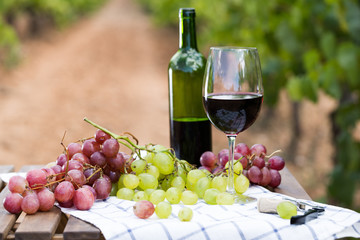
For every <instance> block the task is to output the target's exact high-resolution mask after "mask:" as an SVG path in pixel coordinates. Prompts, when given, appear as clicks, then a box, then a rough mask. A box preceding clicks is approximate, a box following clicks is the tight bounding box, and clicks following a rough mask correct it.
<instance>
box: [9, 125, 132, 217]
mask: <svg viewBox="0 0 360 240" xmlns="http://www.w3.org/2000/svg"><path fill="white" fill-rule="evenodd" d="M119 149H120V145H119V142H118V141H117V140H116V139H114V138H112V137H111V136H110V135H109V134H107V133H105V132H103V131H101V130H97V131H96V133H95V136H94V137H93V138H90V139H87V140H84V141H83V142H82V143H79V142H76V143H70V144H69V145H68V146H67V147H66V148H65V152H64V153H62V154H61V155H60V156H59V157H58V158H57V160H56V162H55V163H53V164H49V166H47V167H45V168H42V169H34V170H30V171H28V172H27V174H26V177H25V178H24V177H21V176H13V177H11V178H10V180H9V184H8V188H9V190H10V192H11V193H10V194H8V196H6V198H5V200H4V207H5V209H6V210H7V211H9V212H10V213H20V212H21V211H24V212H26V213H28V214H34V213H36V212H37V211H48V210H50V209H51V208H52V207H53V206H54V203H55V201H57V202H58V203H59V205H60V206H62V207H72V206H75V207H76V208H77V209H79V210H88V209H90V208H91V206H92V205H93V203H94V201H95V200H96V199H106V198H107V197H108V196H109V195H110V192H111V188H112V183H116V182H117V181H118V180H119V177H120V175H121V173H124V171H125V168H126V162H127V161H128V160H129V159H130V155H128V154H126V153H124V152H119Z"/></svg>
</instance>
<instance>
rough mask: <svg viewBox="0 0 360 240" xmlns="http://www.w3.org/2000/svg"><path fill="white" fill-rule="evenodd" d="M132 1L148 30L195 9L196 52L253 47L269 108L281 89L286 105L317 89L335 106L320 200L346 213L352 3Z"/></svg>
mask: <svg viewBox="0 0 360 240" xmlns="http://www.w3.org/2000/svg"><path fill="white" fill-rule="evenodd" d="M138 1H139V2H140V3H141V4H142V5H143V6H144V9H146V10H147V11H149V12H150V13H151V14H152V16H153V17H154V20H155V22H156V23H158V24H162V25H173V26H175V27H176V26H177V24H178V9H179V8H180V7H193V8H195V9H196V13H197V32H198V41H199V46H204V47H205V48H203V49H202V50H206V48H208V47H209V46H210V45H236V46H256V47H257V48H258V50H259V53H260V56H261V62H262V68H263V75H264V76H263V77H264V79H265V81H264V85H265V86H264V87H265V89H266V95H265V102H266V104H268V105H269V106H273V105H275V104H276V103H277V100H278V95H279V91H280V90H281V89H286V90H287V92H288V93H289V96H290V97H291V99H292V100H293V101H301V100H303V99H310V100H311V101H313V102H316V101H317V99H318V92H319V90H322V91H324V92H325V93H326V94H328V95H329V96H331V97H333V98H334V99H337V100H338V102H339V106H338V108H337V109H336V111H335V112H334V114H333V115H332V116H331V119H332V123H333V132H334V137H335V138H334V144H335V145H336V150H337V153H336V156H335V159H334V162H335V165H336V167H335V168H334V171H333V173H332V174H331V176H330V183H329V186H328V197H329V199H331V200H335V201H336V202H337V203H338V204H342V205H345V206H349V207H351V206H352V204H353V196H354V192H355V190H356V188H357V187H358V186H359V179H360V143H359V142H357V141H356V140H355V139H354V138H353V131H354V127H355V125H356V123H357V122H359V120H360V102H359V101H360V99H359V97H360V96H359V94H360V79H359V78H360V2H359V1H358V0H294V1H287V0H273V1H245V0H223V1H216V0H138ZM315 114H316V113H315ZM314 131H316V130H315V129H314ZM314 147H316V146H314Z"/></svg>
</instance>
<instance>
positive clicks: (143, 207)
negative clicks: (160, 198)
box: [133, 200, 155, 219]
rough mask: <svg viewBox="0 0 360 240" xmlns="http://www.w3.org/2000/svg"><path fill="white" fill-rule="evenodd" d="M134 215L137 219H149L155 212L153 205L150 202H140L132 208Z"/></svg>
mask: <svg viewBox="0 0 360 240" xmlns="http://www.w3.org/2000/svg"><path fill="white" fill-rule="evenodd" d="M133 210H134V214H135V215H136V216H137V217H138V218H142V219H146V218H149V217H151V215H153V213H154V211H155V207H154V204H152V202H150V201H146V200H140V201H138V202H136V203H135V205H134V206H133Z"/></svg>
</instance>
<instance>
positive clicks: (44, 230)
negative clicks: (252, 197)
mask: <svg viewBox="0 0 360 240" xmlns="http://www.w3.org/2000/svg"><path fill="white" fill-rule="evenodd" d="M39 167H40V166H33V165H29V166H24V167H23V168H22V169H21V170H20V171H22V172H26V171H28V170H30V169H33V168H39ZM12 171H14V167H13V166H0V173H7V172H12ZM280 173H281V176H282V181H281V184H280V186H279V187H278V188H277V189H276V190H275V191H276V192H279V193H282V194H285V195H288V196H292V197H295V198H301V199H311V198H310V197H309V195H308V194H307V193H306V192H305V190H304V189H303V188H302V187H301V185H300V184H299V183H298V182H297V181H296V179H295V178H294V176H293V175H292V174H291V173H290V171H289V170H288V169H287V168H285V169H283V170H282V171H280ZM4 185H5V184H4V183H1V182H0V190H1V193H0V203H1V204H0V239H7V240H9V239H26V240H31V239H34V240H41V239H54V240H57V239H58V240H60V239H69V240H70V239H86V240H91V239H104V237H103V235H102V234H101V231H100V230H99V229H98V228H96V227H94V226H93V225H91V224H89V223H86V222H84V221H82V220H79V219H77V218H75V217H72V216H68V215H65V214H64V213H62V212H61V211H60V209H58V208H57V207H53V209H52V210H51V211H49V212H38V213H36V214H34V215H26V214H25V213H21V214H20V215H14V214H10V213H8V212H7V211H6V210H5V209H4V207H3V205H2V202H3V199H4V198H5V196H6V195H7V194H8V193H9V190H8V189H7V187H6V186H4Z"/></svg>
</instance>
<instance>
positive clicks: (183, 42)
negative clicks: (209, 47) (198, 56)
mask: <svg viewBox="0 0 360 240" xmlns="http://www.w3.org/2000/svg"><path fill="white" fill-rule="evenodd" d="M179 48H194V49H196V50H197V44H196V30H195V17H180V21H179Z"/></svg>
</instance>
